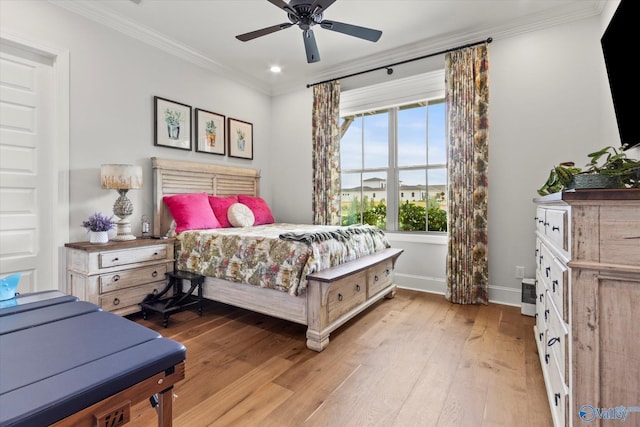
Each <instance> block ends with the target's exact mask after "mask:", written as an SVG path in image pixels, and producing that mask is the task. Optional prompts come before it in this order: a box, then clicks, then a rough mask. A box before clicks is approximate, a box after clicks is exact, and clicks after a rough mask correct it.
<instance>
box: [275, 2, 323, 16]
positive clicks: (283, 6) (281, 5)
mask: <svg viewBox="0 0 640 427" xmlns="http://www.w3.org/2000/svg"><path fill="white" fill-rule="evenodd" d="M268 1H269V3H271V4H273V5H276V6H278V7H279V8H280V9H282V10H284V11H285V12H287V13H290V14H292V15H293V16H295V17H296V18H298V19H299V18H300V17H299V16H298V13H297V12H296V11H295V9H294V8H292V7H291V6H289V5H288V4H287V3H286V2H284V1H282V0H268ZM333 1H335V0H333Z"/></svg>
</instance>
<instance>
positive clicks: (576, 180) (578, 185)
mask: <svg viewBox="0 0 640 427" xmlns="http://www.w3.org/2000/svg"><path fill="white" fill-rule="evenodd" d="M621 187H624V186H623V185H622V183H621V182H620V179H619V178H618V177H616V176H605V175H600V174H599V173H584V174H577V175H574V176H573V181H572V182H571V184H569V185H568V186H567V188H569V189H574V188H575V189H576V190H580V189H586V188H621Z"/></svg>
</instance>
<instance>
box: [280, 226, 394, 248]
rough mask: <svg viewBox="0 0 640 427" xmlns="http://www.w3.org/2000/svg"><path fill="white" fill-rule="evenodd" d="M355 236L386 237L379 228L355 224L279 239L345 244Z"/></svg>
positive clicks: (290, 235) (284, 235) (286, 235)
mask: <svg viewBox="0 0 640 427" xmlns="http://www.w3.org/2000/svg"><path fill="white" fill-rule="evenodd" d="M355 234H380V235H381V236H384V231H382V230H380V229H379V228H378V227H375V226H373V225H368V224H354V225H347V226H344V227H339V228H336V229H335V230H327V231H318V232H312V233H295V232H289V233H283V234H281V235H280V236H279V237H280V238H281V239H282V240H296V241H299V242H305V243H314V242H322V241H324V240H330V239H336V240H339V241H341V242H345V241H347V240H348V239H349V237H351V236H353V235H355Z"/></svg>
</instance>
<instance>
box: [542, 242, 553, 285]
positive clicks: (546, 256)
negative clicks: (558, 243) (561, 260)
mask: <svg viewBox="0 0 640 427" xmlns="http://www.w3.org/2000/svg"><path fill="white" fill-rule="evenodd" d="M553 258H554V256H553V254H552V253H551V251H550V250H549V248H548V247H547V245H545V244H544V243H542V244H541V245H540V277H542V281H543V282H544V284H545V286H546V287H547V288H551V268H552V265H553Z"/></svg>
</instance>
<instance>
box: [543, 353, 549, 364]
mask: <svg viewBox="0 0 640 427" xmlns="http://www.w3.org/2000/svg"><path fill="white" fill-rule="evenodd" d="M544 363H546V364H549V353H546V354H545V355H544Z"/></svg>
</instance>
